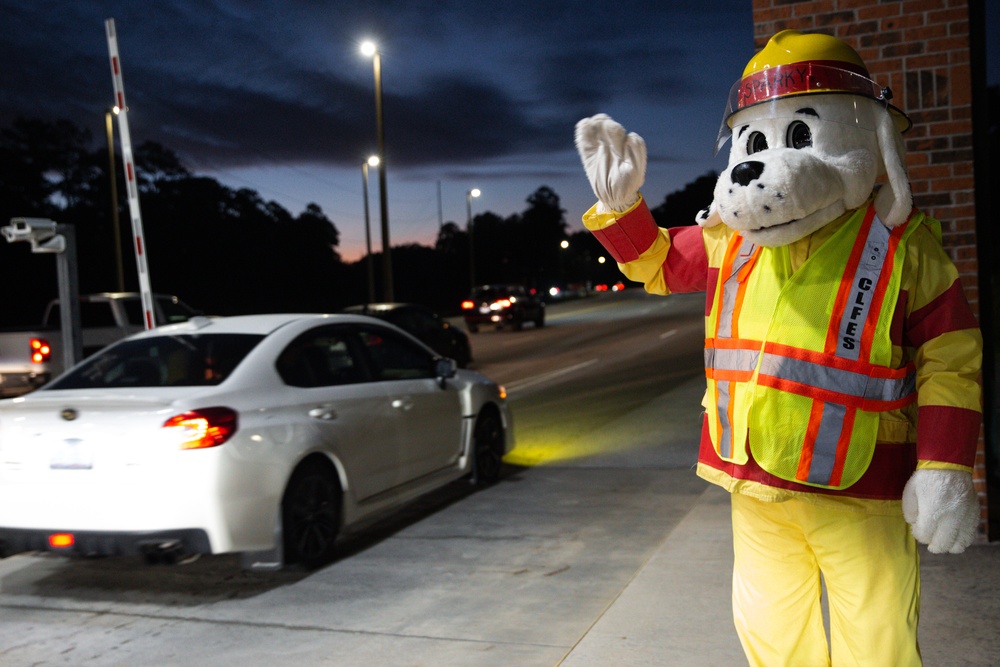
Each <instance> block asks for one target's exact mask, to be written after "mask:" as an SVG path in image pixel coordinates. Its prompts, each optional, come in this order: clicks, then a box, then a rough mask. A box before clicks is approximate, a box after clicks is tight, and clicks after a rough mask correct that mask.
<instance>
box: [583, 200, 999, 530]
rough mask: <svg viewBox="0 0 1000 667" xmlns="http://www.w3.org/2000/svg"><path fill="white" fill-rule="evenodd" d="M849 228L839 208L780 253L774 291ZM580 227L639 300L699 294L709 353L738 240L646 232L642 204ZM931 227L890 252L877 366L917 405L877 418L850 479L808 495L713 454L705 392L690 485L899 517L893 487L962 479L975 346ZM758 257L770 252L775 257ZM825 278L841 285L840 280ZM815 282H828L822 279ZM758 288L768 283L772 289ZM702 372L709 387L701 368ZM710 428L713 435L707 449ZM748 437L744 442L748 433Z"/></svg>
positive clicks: (973, 422) (764, 265)
mask: <svg viewBox="0 0 1000 667" xmlns="http://www.w3.org/2000/svg"><path fill="white" fill-rule="evenodd" d="M866 208H867V207H866ZM869 217H870V216H869ZM857 219H858V212H857V211H849V212H847V213H845V214H844V215H843V216H841V217H840V218H838V219H837V220H834V221H833V222H831V223H829V224H828V225H826V226H825V227H823V228H822V229H819V230H817V231H816V232H813V233H812V234H811V235H809V236H807V237H806V238H803V239H800V240H798V241H795V242H793V243H791V244H789V245H788V246H784V247H783V248H781V249H780V262H781V263H783V264H784V265H785V266H786V267H787V269H786V273H787V275H786V276H782V277H780V278H779V279H778V283H777V284H779V285H780V284H781V281H785V280H787V278H788V276H791V275H792V274H795V273H796V272H797V271H798V270H799V269H800V268H802V267H803V264H804V263H805V262H806V260H807V259H808V258H810V257H811V256H813V255H814V254H816V251H817V250H818V249H819V248H820V246H822V245H823V243H824V242H825V241H827V240H828V239H830V238H831V237H833V236H834V234H835V233H836V232H837V231H838V230H839V229H841V228H842V227H844V226H845V225H847V224H849V223H850V221H855V220H857ZM583 222H584V225H585V226H586V227H587V228H588V229H589V230H590V231H591V232H593V233H594V235H595V236H596V237H597V238H598V240H600V242H601V243H602V244H603V245H604V247H605V248H606V249H607V250H608V252H609V253H610V254H611V256H612V257H613V258H614V259H615V260H616V261H617V262H618V265H619V268H620V269H621V271H622V272H623V273H624V274H625V276H626V277H628V278H629V279H631V280H634V281H636V282H641V283H643V284H644V285H645V287H646V290H647V291H648V292H651V293H654V294H670V293H673V292H698V291H705V292H706V294H707V299H706V311H705V316H706V327H712V328H713V329H711V330H708V331H707V333H706V339H707V344H708V345H709V347H710V348H711V347H712V346H713V345H714V343H713V338H714V337H715V335H716V334H717V331H716V330H714V327H716V326H717V323H716V317H715V316H716V315H718V312H717V311H718V306H716V312H713V304H718V303H721V302H722V301H723V299H721V298H720V299H717V298H716V290H717V285H718V284H719V283H720V281H719V274H720V270H723V266H724V264H726V254H727V248H730V242H731V241H733V239H734V236H736V234H737V233H736V232H735V231H734V230H732V229H730V228H729V227H727V226H726V225H724V224H719V225H716V226H714V227H707V228H704V229H703V228H700V227H694V226H692V227H678V228H671V229H662V228H660V227H657V226H656V224H655V222H654V221H653V218H652V215H651V214H650V212H649V209H648V208H647V207H646V204H645V202H644V201H643V200H642V199H640V200H639V201H638V202H637V203H636V204H635V205H634V206H633V207H632V208H630V209H629V210H628V211H625V212H624V213H617V212H608V213H597V211H596V207H595V208H592V209H591V210H590V211H588V212H587V213H586V214H585V215H584V217H583ZM937 229H939V226H938V223H937V222H936V221H934V220H931V219H929V218H927V219H924V224H919V225H916V226H915V228H914V229H913V230H912V233H909V234H908V235H907V236H908V240H907V241H906V243H905V244H904V245H902V246H901V251H902V253H903V256H902V266H901V269H900V270H898V271H897V278H898V282H899V284H898V298H896V299H894V301H895V306H894V310H893V312H892V318H891V326H890V327H889V331H888V335H889V338H890V341H891V358H890V359H887V360H886V361H887V363H886V366H887V367H888V368H890V369H900V372H901V373H902V372H903V370H905V369H907V368H910V369H915V379H916V400H915V401H912V402H910V403H909V404H908V405H904V406H902V407H898V408H896V409H889V410H885V411H883V412H880V413H879V414H878V419H877V437H876V442H875V445H874V448H873V452H872V453H871V455H870V456H871V458H870V462H869V463H868V465H867V468H865V469H864V472H863V473H862V474H860V478H859V479H857V481H855V482H853V483H851V484H850V485H849V486H846V487H844V488H829V487H824V486H816V485H814V484H809V483H802V482H799V481H796V480H795V479H794V478H792V479H789V476H788V475H783V476H782V477H778V476H777V475H775V474H772V473H771V472H768V471H767V470H765V469H764V467H762V466H761V465H760V463H759V462H758V461H757V460H756V459H755V457H754V455H753V448H751V447H749V446H748V447H746V448H745V450H746V452H747V455H745V456H735V457H734V456H726V453H725V450H723V453H722V455H720V451H719V449H718V430H719V427H718V426H717V425H713V426H714V429H710V428H709V426H710V418H711V417H712V416H713V415H714V412H715V409H716V401H715V400H714V397H713V396H710V395H709V394H708V393H707V394H706V397H705V400H704V401H703V404H704V405H705V407H706V408H707V409H708V412H707V413H706V417H705V422H704V427H703V429H702V438H701V447H700V455H699V462H698V474H699V475H700V476H701V477H703V478H705V479H707V480H708V481H710V482H713V483H715V484H718V485H720V486H722V487H724V488H726V489H727V490H729V491H731V492H736V493H743V494H746V495H751V496H754V497H757V498H761V499H764V500H782V499H785V498H788V497H791V496H798V497H802V498H805V499H808V500H811V501H813V502H817V503H824V502H827V501H831V500H832V499H836V500H835V501H834V502H838V503H843V502H844V501H845V499H860V500H863V501H865V502H863V503H860V505H859V506H860V507H862V508H863V511H867V512H883V511H885V512H898V511H899V509H898V501H899V499H900V498H901V497H902V492H903V487H904V485H905V484H906V481H907V480H908V479H909V477H910V475H911V474H912V473H913V471H914V470H915V469H916V468H918V467H920V468H945V469H959V470H967V471H970V472H971V470H972V466H973V464H974V461H975V452H976V444H977V441H978V436H979V425H980V420H981V407H980V389H979V384H978V374H979V370H980V365H981V359H982V337H981V335H980V332H979V328H978V323H977V322H976V320H975V317H974V316H973V314H972V312H971V310H970V309H969V306H968V303H967V302H966V299H965V295H964V293H963V291H962V287H961V284H960V283H959V281H958V273H957V271H956V269H955V267H954V265H953V264H952V262H951V260H950V259H949V258H948V256H947V255H946V254H945V252H944V250H943V249H942V247H941V244H940V236H939V232H937V233H935V230H937ZM738 240H739V239H737V241H738ZM763 250H764V251H765V252H768V253H777V249H763ZM730 253H732V250H730ZM731 261H732V258H730V263H731ZM757 264H758V267H757V269H756V271H771V270H773V269H772V267H774V266H776V264H775V259H774V258H771V261H769V262H758V263H757ZM815 265H816V263H815V262H811V263H810V264H809V265H808V266H806V268H805V270H807V271H808V270H815V269H810V267H812V266H815ZM727 267H728V265H727ZM727 270H728V268H727ZM800 277H801V276H800ZM834 278H835V279H836V280H840V276H835V277H834ZM824 279H826V280H829V279H830V276H825V277H824ZM724 280H725V278H723V281H724ZM769 282H770V284H772V285H773V284H775V281H774V280H770V281H769ZM750 301H752V299H751V300H750ZM886 303H892V301H887V302H886ZM709 356H710V355H706V358H708V357H709ZM708 375H709V384H710V386H712V379H711V378H712V370H711V369H709V370H708ZM760 423H761V422H760V421H759V420H758V422H757V426H756V427H755V428H766V426H760ZM710 430H714V431H715V435H716V444H715V445H713V442H712V437H711V433H710ZM767 435H770V434H767ZM748 438H749V441H750V442H754V432H753V430H752V429H751V432H749V433H748ZM760 439H761V440H763V439H764V438H763V437H761V438H760ZM768 467H770V466H768ZM802 479H805V478H802ZM868 501H871V502H868Z"/></svg>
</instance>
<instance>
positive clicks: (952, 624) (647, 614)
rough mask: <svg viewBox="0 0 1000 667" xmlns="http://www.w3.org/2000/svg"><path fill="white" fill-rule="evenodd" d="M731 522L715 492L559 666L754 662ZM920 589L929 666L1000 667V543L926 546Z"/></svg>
mask: <svg viewBox="0 0 1000 667" xmlns="http://www.w3.org/2000/svg"><path fill="white" fill-rule="evenodd" d="M731 526H732V524H731V519H730V510H729V496H728V494H727V493H726V492H725V491H723V490H722V489H719V488H718V487H714V486H713V487H709V488H708V489H707V490H706V491H705V493H704V494H703V495H702V496H701V497H700V498H699V500H698V502H697V503H696V504H695V506H694V507H693V508H692V510H691V512H690V513H689V514H688V515H687V516H686V517H685V518H684V519H683V520H682V521H681V522H680V523H679V524H678V525H677V526H676V527H675V528H674V530H673V531H671V532H670V533H669V534H668V535H666V536H665V537H664V540H663V542H662V543H661V544H660V546H659V548H658V549H657V550H656V552H655V553H654V554H653V555H652V557H650V558H649V560H648V561H647V562H646V563H645V564H644V565H643V567H642V568H640V569H639V570H638V571H637V572H636V574H635V576H634V577H633V578H632V580H631V581H630V582H629V584H628V585H627V586H626V587H625V588H624V589H623V590H622V591H621V593H620V594H619V595H618V596H617V597H616V598H615V599H614V600H613V601H612V602H611V604H610V605H609V606H608V608H607V609H606V610H605V611H604V613H603V614H602V615H601V616H600V617H599V618H597V619H596V620H595V622H594V624H593V625H592V626H591V627H590V629H589V630H588V631H587V632H586V634H584V636H583V637H582V638H581V639H580V640H579V641H578V642H577V644H576V645H575V646H574V647H573V648H572V649H571V650H570V651H569V652H568V653H567V655H566V657H565V658H564V659H563V660H562V661H561V662H560V663H559V664H560V665H561V666H562V667H608V666H612V665H622V666H624V665H628V666H630V667H641V666H643V665H657V666H662V665H669V666H671V667H688V666H691V667H705V666H708V665H741V664H746V660H745V658H744V656H743V651H742V649H741V647H740V644H739V640H738V639H737V637H736V631H735V629H734V628H733V622H732V614H731V606H730V593H731V572H732V565H733V545H732V530H731ZM921 590H922V597H921V620H920V646H921V651H922V653H923V658H924V664H925V665H927V666H928V667H952V666H955V667H958V666H965V667H970V666H973V665H975V666H982V667H987V666H991V665H998V664H1000V545H998V544H995V543H994V544H985V543H979V544H975V545H973V546H972V547H970V548H969V549H968V550H967V551H966V552H965V553H963V554H960V555H936V554H931V553H929V552H927V550H926V549H925V548H921ZM667 601H669V602H667Z"/></svg>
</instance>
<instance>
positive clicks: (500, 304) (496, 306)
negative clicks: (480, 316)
mask: <svg viewBox="0 0 1000 667" xmlns="http://www.w3.org/2000/svg"><path fill="white" fill-rule="evenodd" d="M504 308H510V299H497V300H496V301H494V302H493V303H491V304H490V310H503V309H504Z"/></svg>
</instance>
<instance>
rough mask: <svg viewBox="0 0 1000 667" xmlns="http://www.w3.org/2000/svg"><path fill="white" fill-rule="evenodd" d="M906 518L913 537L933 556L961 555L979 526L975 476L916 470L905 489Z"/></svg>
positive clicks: (904, 506)
mask: <svg viewBox="0 0 1000 667" xmlns="http://www.w3.org/2000/svg"><path fill="white" fill-rule="evenodd" d="M903 517H904V518H905V519H906V522H907V523H909V524H910V526H911V527H912V531H913V537H914V538H915V539H916V540H917V541H918V542H921V543H923V544H926V545H927V550H928V551H930V552H931V553H934V554H943V553H953V554H960V553H962V552H963V551H965V548H966V547H967V546H969V545H970V544H972V540H974V539H975V537H976V527H977V526H978V525H979V499H978V498H977V497H976V489H975V487H974V486H973V484H972V475H971V474H969V473H967V472H964V471H961V470H933V469H924V470H917V471H916V472H915V473H913V476H912V477H910V479H909V481H908V482H907V483H906V487H905V488H904V489H903Z"/></svg>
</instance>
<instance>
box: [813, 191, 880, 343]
mask: <svg viewBox="0 0 1000 667" xmlns="http://www.w3.org/2000/svg"><path fill="white" fill-rule="evenodd" d="M874 219H875V207H874V206H869V207H868V211H867V212H866V213H865V218H864V220H863V221H862V223H861V229H860V230H859V231H858V237H857V238H858V240H857V241H855V243H854V246H853V247H852V248H851V254H850V255H849V256H848V259H847V266H846V267H845V268H844V273H843V274H842V276H841V279H840V286H839V287H838V288H837V298H836V299H834V302H833V317H831V318H830V328H829V329H827V332H826V344H825V345H824V346H823V350H824V352H826V353H827V354H830V355H834V354H836V353H837V348H838V344H839V342H840V341H839V336H840V321H841V318H842V317H843V315H844V311H845V310H846V309H847V300H848V298H849V297H850V295H851V288H852V287H853V286H854V274H855V273H856V272H857V270H858V265H859V264H860V263H861V253H862V252H863V251H864V248H865V246H864V243H863V242H862V241H861V239H865V238H867V237H868V234H869V232H870V230H871V226H872V221H873V220H874Z"/></svg>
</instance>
